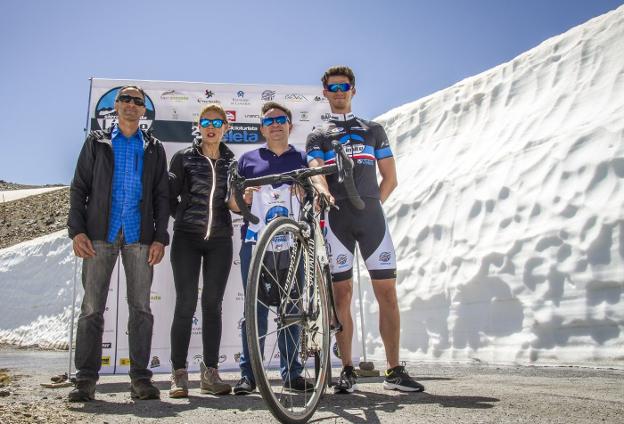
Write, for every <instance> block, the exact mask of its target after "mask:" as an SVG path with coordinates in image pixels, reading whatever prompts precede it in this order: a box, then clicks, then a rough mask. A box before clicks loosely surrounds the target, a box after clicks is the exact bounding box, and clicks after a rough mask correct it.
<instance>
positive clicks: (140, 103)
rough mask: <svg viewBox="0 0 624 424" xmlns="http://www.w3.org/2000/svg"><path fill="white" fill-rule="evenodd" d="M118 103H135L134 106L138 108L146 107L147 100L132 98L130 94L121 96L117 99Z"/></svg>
mask: <svg viewBox="0 0 624 424" xmlns="http://www.w3.org/2000/svg"><path fill="white" fill-rule="evenodd" d="M117 101H118V102H123V103H130V102H134V104H135V105H137V106H145V100H143V99H142V98H140V97H134V96H130V95H128V94H122V95H121V96H119V97H117Z"/></svg>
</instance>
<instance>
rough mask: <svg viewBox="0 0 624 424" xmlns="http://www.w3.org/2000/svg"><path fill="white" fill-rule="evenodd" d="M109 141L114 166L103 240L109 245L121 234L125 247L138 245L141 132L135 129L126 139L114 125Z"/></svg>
mask: <svg viewBox="0 0 624 424" xmlns="http://www.w3.org/2000/svg"><path fill="white" fill-rule="evenodd" d="M111 142H112V145H113V156H114V158H115V165H114V169H113V190H112V204H111V211H110V218H109V223H108V236H107V241H108V242H109V243H113V242H114V241H115V239H116V238H117V235H118V234H119V232H120V231H121V232H123V236H124V241H125V243H126V244H131V243H138V242H139V237H140V235H141V196H142V191H143V183H142V181H141V176H142V175H143V150H144V149H143V143H144V140H143V133H142V132H141V130H138V131H137V132H136V133H135V134H134V135H132V136H130V137H126V136H124V135H123V133H122V132H121V130H120V129H119V127H118V126H115V127H114V128H113V131H112V133H111Z"/></svg>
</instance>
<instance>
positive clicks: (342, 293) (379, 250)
mask: <svg viewBox="0 0 624 424" xmlns="http://www.w3.org/2000/svg"><path fill="white" fill-rule="evenodd" d="M321 81H322V82H323V94H324V96H325V97H326V98H327V100H328V101H329V105H330V107H331V111H332V115H331V118H330V120H329V122H328V123H327V124H325V125H323V126H322V127H321V128H317V129H315V130H314V132H312V133H311V134H310V135H309V136H308V140H307V144H306V151H307V155H308V162H309V165H310V167H313V166H321V165H324V164H328V163H332V162H333V161H334V160H335V158H334V152H333V150H332V147H331V143H332V140H339V141H340V143H341V144H342V145H343V146H344V148H345V151H346V152H347V154H348V155H349V156H350V157H351V158H352V159H353V162H354V163H355V169H354V180H355V185H356V187H357V190H358V192H359V194H360V196H361V197H362V200H363V201H364V203H365V208H364V209H363V210H357V209H355V208H354V207H353V206H352V205H351V203H350V202H349V201H348V200H347V196H346V193H345V192H344V188H343V187H342V185H340V184H338V183H337V181H336V177H335V176H334V175H331V176H328V177H327V180H326V183H325V181H324V180H322V177H319V179H318V180H317V181H319V182H320V186H321V187H320V188H321V190H322V191H324V192H325V194H326V195H327V196H328V197H329V198H330V200H331V201H333V202H335V204H336V205H337V206H338V207H339V209H332V210H331V211H330V212H329V215H328V217H327V222H326V227H327V242H328V245H329V248H330V266H331V272H332V278H333V281H334V297H335V301H336V309H337V312H338V317H339V320H340V322H341V323H342V325H343V331H342V332H340V333H338V334H337V335H336V340H337V342H338V348H339V349H340V353H341V358H342V364H343V370H342V372H341V373H340V379H339V381H338V384H337V385H336V386H334V391H335V392H336V393H352V392H353V391H354V390H356V389H357V379H356V375H355V372H354V369H353V363H352V360H351V344H352V339H353V319H352V317H351V298H352V294H353V283H352V274H353V255H354V253H355V243H356V242H357V243H358V244H359V246H360V252H361V254H362V257H363V258H364V260H365V263H366V268H367V269H368V272H369V275H370V277H371V280H372V284H373V290H374V292H375V297H376V298H377V302H378V303H379V332H380V333H381V338H382V340H383V343H384V347H385V350H386V359H387V361H388V366H389V369H388V370H387V371H386V373H385V381H384V388H386V389H390V390H401V391H409V392H421V391H423V390H424V389H425V388H424V387H423V386H422V385H421V384H419V383H417V382H416V381H414V380H413V379H412V378H411V377H410V376H409V375H408V373H407V371H406V370H405V367H403V366H402V365H400V364H399V337H400V327H401V318H400V315H399V306H398V301H397V294H396V257H395V252H394V246H393V244H392V239H391V237H390V233H389V231H388V225H387V223H386V218H385V215H384V212H383V209H382V207H381V204H382V203H383V202H384V201H385V200H386V199H387V198H388V196H390V193H392V191H393V190H394V189H395V187H396V186H397V177H396V165H395V162H394V157H393V156H392V150H391V149H390V144H389V142H388V137H387V136H386V133H385V131H384V129H383V127H382V126H381V125H379V124H377V123H375V122H372V121H367V120H364V119H361V118H358V117H356V116H355V115H353V113H352V112H351V100H352V98H353V96H354V95H355V92H356V91H355V75H354V74H353V71H352V70H351V69H350V68H349V67H347V66H333V67H331V68H329V69H328V70H327V71H326V72H325V74H324V75H323V78H322V79H321ZM375 165H377V166H375ZM377 167H378V168H379V173H380V174H381V182H380V184H377Z"/></svg>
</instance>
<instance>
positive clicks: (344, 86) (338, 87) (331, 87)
mask: <svg viewBox="0 0 624 424" xmlns="http://www.w3.org/2000/svg"><path fill="white" fill-rule="evenodd" d="M349 90H351V84H349V83H348V82H342V83H339V84H327V91H331V92H332V93H337V92H339V91H342V92H343V93H344V92H346V91H349Z"/></svg>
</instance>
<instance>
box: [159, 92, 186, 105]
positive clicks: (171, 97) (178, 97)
mask: <svg viewBox="0 0 624 424" xmlns="http://www.w3.org/2000/svg"><path fill="white" fill-rule="evenodd" d="M160 99H161V100H166V101H169V102H186V101H188V99H189V96H187V95H186V94H184V93H178V92H177V91H175V90H169V91H164V92H163V93H161V95H160Z"/></svg>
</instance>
